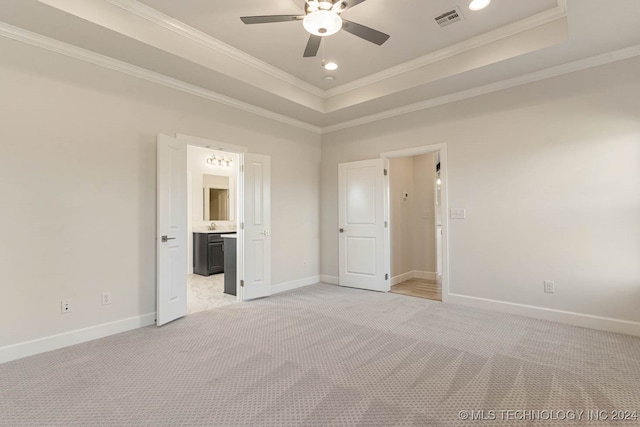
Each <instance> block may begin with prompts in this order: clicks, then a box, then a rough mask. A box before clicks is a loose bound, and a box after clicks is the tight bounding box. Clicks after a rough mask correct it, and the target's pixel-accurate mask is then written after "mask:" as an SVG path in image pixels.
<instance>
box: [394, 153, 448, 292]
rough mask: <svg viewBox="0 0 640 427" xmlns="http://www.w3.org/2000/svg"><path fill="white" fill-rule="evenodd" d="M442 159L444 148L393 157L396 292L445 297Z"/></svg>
mask: <svg viewBox="0 0 640 427" xmlns="http://www.w3.org/2000/svg"><path fill="white" fill-rule="evenodd" d="M439 161H440V160H439V152H432V153H426V154H419V155H415V156H407V157H396V158H392V159H390V160H389V219H390V230H389V235H390V244H391V252H390V255H391V264H390V265H391V289H390V292H392V293H397V294H402V295H408V296H414V297H419V298H426V299H431V300H435V301H442V275H441V271H439V269H438V259H439V258H440V257H439V256H438V245H437V243H436V235H437V233H438V229H439V227H441V225H442V224H441V222H440V221H441V218H442V215H441V212H440V208H441V205H440V203H439V198H438V197H437V195H438V190H439V185H438V174H439V169H440V165H439ZM439 273H440V274H439Z"/></svg>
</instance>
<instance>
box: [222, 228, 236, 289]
mask: <svg viewBox="0 0 640 427" xmlns="http://www.w3.org/2000/svg"><path fill="white" fill-rule="evenodd" d="M223 237H224V247H225V248H226V249H225V250H226V251H227V252H226V256H225V257H224V271H225V272H226V273H224V293H225V294H228V295H234V296H235V294H236V282H237V271H236V248H237V246H236V242H237V241H238V239H237V235H236V234H229V235H226V236H223Z"/></svg>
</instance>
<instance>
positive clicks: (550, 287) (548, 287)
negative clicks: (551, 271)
mask: <svg viewBox="0 0 640 427" xmlns="http://www.w3.org/2000/svg"><path fill="white" fill-rule="evenodd" d="M544 291H545V292H546V293H548V294H555V293H556V285H555V284H554V283H553V281H551V280H545V281H544Z"/></svg>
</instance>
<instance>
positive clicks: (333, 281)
mask: <svg viewBox="0 0 640 427" xmlns="http://www.w3.org/2000/svg"><path fill="white" fill-rule="evenodd" d="M320 282H322V283H328V284H330V285H339V284H340V278H339V277H338V276H327V275H326V274H321V275H320Z"/></svg>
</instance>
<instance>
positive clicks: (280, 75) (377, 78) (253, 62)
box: [39, 0, 567, 112]
mask: <svg viewBox="0 0 640 427" xmlns="http://www.w3.org/2000/svg"><path fill="white" fill-rule="evenodd" d="M39 1H42V0H39ZM105 1H106V2H108V3H110V4H112V5H114V6H117V7H119V8H121V9H123V10H125V11H127V12H129V13H132V14H135V15H136V16H138V17H141V18H144V19H146V20H147V21H149V22H151V23H154V24H156V25H159V26H161V27H163V28H165V29H168V30H171V31H173V32H175V33H176V34H179V35H181V36H183V37H185V38H188V39H190V40H192V41H195V42H197V43H200V44H202V45H204V46H206V47H207V48H209V49H211V50H213V51H215V52H217V53H218V54H220V55H224V56H228V57H229V58H232V59H234V60H236V61H238V62H240V63H242V64H244V65H246V66H249V67H252V68H254V69H256V70H258V71H261V72H264V73H266V74H268V75H270V76H271V77H274V78H276V79H279V80H282V81H283V82H285V83H288V84H291V85H292V86H295V87H297V88H298V89H300V90H303V91H305V92H308V93H309V94H311V95H314V96H317V97H319V98H322V99H325V100H326V99H329V98H332V97H334V96H336V95H340V94H344V93H346V92H349V91H352V90H355V89H358V88H361V87H364V86H368V85H370V84H373V83H378V82H381V81H383V80H386V79H389V78H392V77H396V76H399V75H402V74H404V73H407V72H410V71H413V70H415V69H417V68H421V67H424V66H425V65H429V64H432V63H435V62H438V61H441V60H443V59H447V58H450V57H452V56H455V55H458V54H460V53H464V52H466V51H469V50H472V49H474V48H477V47H480V46H483V45H486V44H489V43H491V42H494V41H497V40H500V39H503V38H506V37H510V36H513V35H516V34H518V33H521V32H523V31H527V30H529V29H532V28H535V27H538V26H540V25H544V24H546V23H549V22H552V21H555V20H557V19H561V18H564V17H566V16H567V6H566V0H558V6H557V7H555V8H553V9H549V10H547V11H544V12H541V13H538V14H536V15H533V16H530V17H528V18H525V19H522V20H520V21H517V22H514V23H512V24H509V25H506V26H504V27H501V28H498V29H496V30H493V31H490V32H488V33H485V34H482V35H479V36H477V37H473V38H471V39H468V40H465V41H463V42H460V43H457V44H455V45H452V46H449V47H447V48H444V49H440V50H437V51H435V52H432V53H430V54H428V55H425V56H423V57H420V58H417V59H415V60H412V61H408V62H405V63H403V64H400V65H397V66H395V67H391V68H388V69H386V70H383V71H380V72H379V73H375V74H372V75H369V76H366V77H363V78H361V79H358V80H355V81H353V82H350V83H347V84H344V85H341V86H338V87H335V88H333V89H329V90H323V89H321V88H319V87H317V86H314V85H312V84H310V83H307V82H305V81H304V80H301V79H299V78H297V77H295V76H293V75H291V74H289V73H287V72H285V71H283V70H281V69H279V68H277V67H274V66H272V65H270V64H268V63H266V62H264V61H261V60H259V59H258V58H255V57H254V56H251V55H249V54H247V53H245V52H243V51H241V50H239V49H236V48H234V47H232V46H230V45H228V44H226V43H224V42H222V41H220V40H218V39H216V38H214V37H212V36H210V35H208V34H206V33H204V32H202V31H199V30H197V29H195V28H193V27H191V26H189V25H187V24H185V23H183V22H181V21H178V20H176V19H174V18H172V17H170V16H167V15H165V14H163V13H162V12H160V11H158V10H156V9H154V8H152V7H149V6H147V5H145V4H143V3H140V2H138V1H136V0H105ZM244 83H247V84H250V85H252V86H258V87H259V86H260V84H259V82H253V81H244ZM294 102H295V101H294ZM325 112H327V111H326V108H325Z"/></svg>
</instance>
